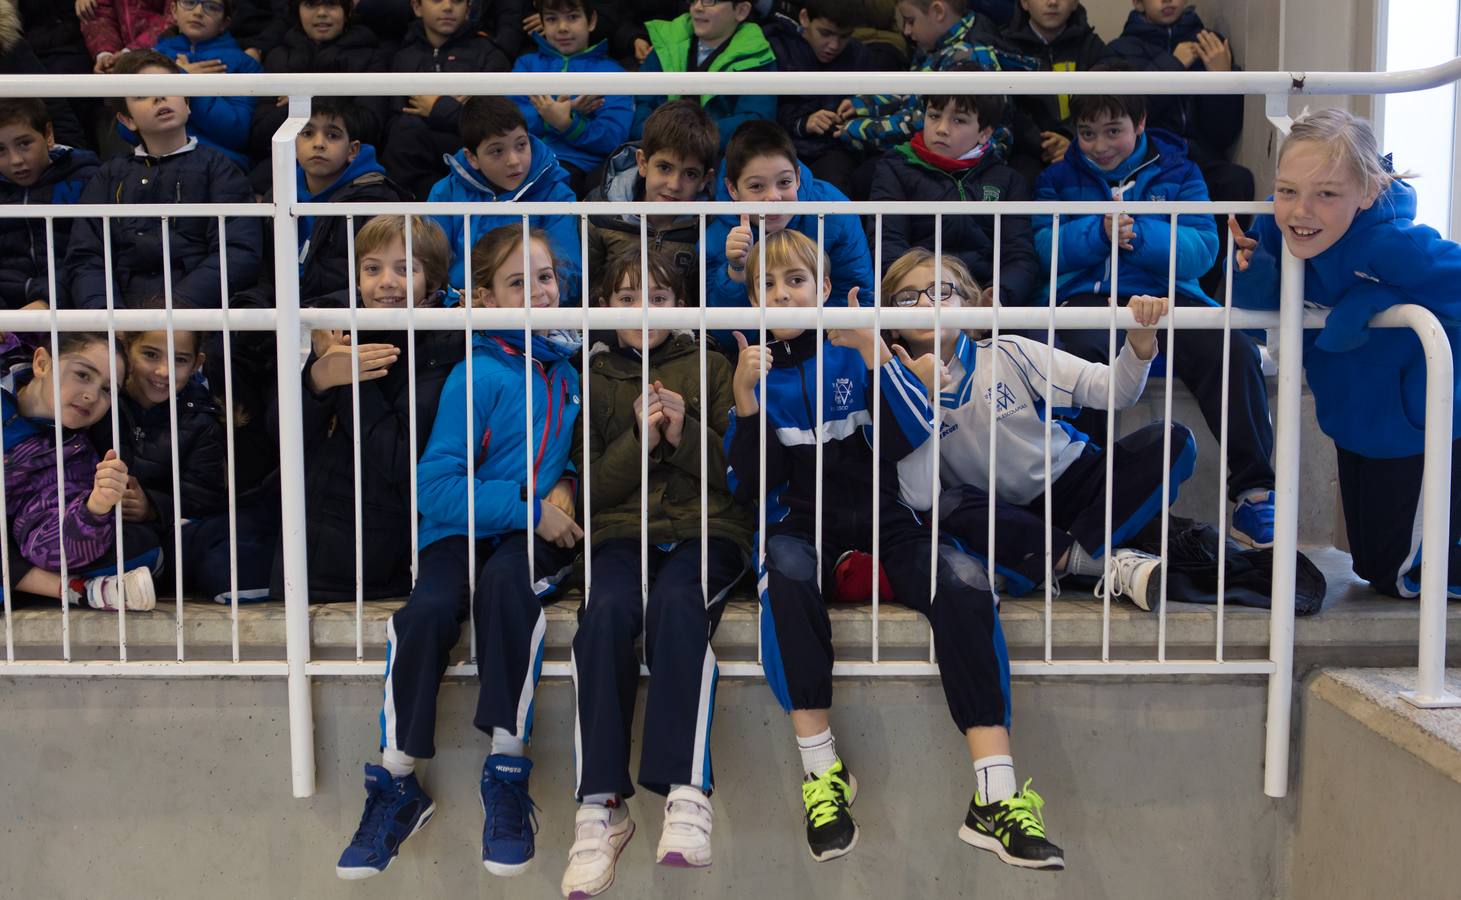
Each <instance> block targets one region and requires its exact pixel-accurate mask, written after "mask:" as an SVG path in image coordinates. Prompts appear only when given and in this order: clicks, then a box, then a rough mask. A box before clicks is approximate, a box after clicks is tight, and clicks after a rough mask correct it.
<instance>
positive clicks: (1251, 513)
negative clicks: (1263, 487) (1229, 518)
mask: <svg viewBox="0 0 1461 900" xmlns="http://www.w3.org/2000/svg"><path fill="white" fill-rule="evenodd" d="M1229 530H1230V531H1231V533H1232V535H1233V540H1235V541H1237V542H1238V543H1240V544H1243V545H1244V546H1247V547H1252V548H1254V549H1256V550H1266V549H1268V548H1269V547H1272V546H1273V491H1269V492H1268V493H1266V494H1263V495H1261V496H1250V497H1244V498H1243V499H1242V500H1239V501H1238V505H1237V506H1235V507H1233V526H1232V528H1231V529H1229Z"/></svg>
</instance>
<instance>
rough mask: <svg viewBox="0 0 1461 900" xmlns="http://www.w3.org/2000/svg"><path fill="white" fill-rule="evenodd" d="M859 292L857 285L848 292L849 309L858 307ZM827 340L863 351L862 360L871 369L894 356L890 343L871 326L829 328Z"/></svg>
mask: <svg viewBox="0 0 1461 900" xmlns="http://www.w3.org/2000/svg"><path fill="white" fill-rule="evenodd" d="M857 294H858V288H857V287H856V286H855V285H854V286H853V288H852V290H850V291H848V292H847V308H848V309H857V307H858V302H857ZM827 340H829V341H831V342H832V343H833V344H834V345H835V346H838V347H851V348H852V349H853V350H856V351H857V352H859V353H861V354H862V361H863V362H865V363H867V367H868V368H869V369H876V368H877V367H878V366H881V365H882V364H883V363H885V362H887V361H888V360H890V359H892V358H893V356H892V354H891V353H889V352H888V345H887V344H886V343H884V342H883V339H882V338H881V337H879V336H878V335H876V334H874V333H873V330H872V329H871V328H829V329H827Z"/></svg>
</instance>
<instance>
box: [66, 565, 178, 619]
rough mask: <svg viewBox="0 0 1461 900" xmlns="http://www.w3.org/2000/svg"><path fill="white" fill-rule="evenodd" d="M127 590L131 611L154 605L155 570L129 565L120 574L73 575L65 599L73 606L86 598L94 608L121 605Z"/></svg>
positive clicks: (117, 607) (110, 607)
mask: <svg viewBox="0 0 1461 900" xmlns="http://www.w3.org/2000/svg"><path fill="white" fill-rule="evenodd" d="M124 588H125V591H124V590H123V589H124ZM124 594H125V597H126V604H127V610H128V611H129V612H130V611H133V610H136V611H139V612H145V611H146V610H149V609H153V608H155V607H156V606H157V592H156V590H154V589H153V587H152V572H151V571H149V570H148V569H146V568H145V567H143V568H136V569H128V570H127V571H125V572H123V573H122V574H121V575H120V576H118V575H98V576H96V577H95V578H73V579H71V586H70V588H68V589H67V591H66V599H67V600H69V601H70V602H71V604H72V605H74V606H79V605H81V603H82V602H85V603H86V604H87V605H88V606H90V607H91V608H92V609H121V608H122V602H123V596H124Z"/></svg>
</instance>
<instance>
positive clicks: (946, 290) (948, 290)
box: [893, 281, 960, 306]
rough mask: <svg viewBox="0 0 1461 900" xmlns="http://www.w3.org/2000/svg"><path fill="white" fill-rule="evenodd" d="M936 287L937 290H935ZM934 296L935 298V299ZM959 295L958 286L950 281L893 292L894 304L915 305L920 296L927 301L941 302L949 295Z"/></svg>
mask: <svg viewBox="0 0 1461 900" xmlns="http://www.w3.org/2000/svg"><path fill="white" fill-rule="evenodd" d="M935 288H937V292H935ZM935 296H936V297H937V300H935ZM957 296H960V294H959V288H958V286H957V285H955V284H954V283H953V282H952V281H944V282H941V283H939V284H931V285H929V286H928V287H926V288H924V289H923V290H921V291H920V290H919V289H918V288H904V289H903V290H901V291H896V292H895V293H894V294H893V305H894V306H917V305H918V301H919V299H920V298H922V297H927V298H928V302H929V303H935V302H938V303H942V302H943V301H945V300H947V299H948V298H950V297H957Z"/></svg>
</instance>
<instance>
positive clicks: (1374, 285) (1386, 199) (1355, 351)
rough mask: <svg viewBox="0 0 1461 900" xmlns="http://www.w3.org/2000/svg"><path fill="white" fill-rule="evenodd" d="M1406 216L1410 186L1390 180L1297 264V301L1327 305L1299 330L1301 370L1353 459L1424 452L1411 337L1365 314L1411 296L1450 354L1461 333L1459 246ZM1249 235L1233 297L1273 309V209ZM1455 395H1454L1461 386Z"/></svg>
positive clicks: (1330, 431) (1420, 358)
mask: <svg viewBox="0 0 1461 900" xmlns="http://www.w3.org/2000/svg"><path fill="white" fill-rule="evenodd" d="M1414 218H1415V191H1414V189H1412V188H1411V187H1410V185H1408V184H1405V183H1404V182H1399V181H1397V182H1395V183H1394V184H1392V185H1391V186H1390V188H1389V189H1388V190H1387V191H1385V192H1384V193H1383V194H1381V195H1380V197H1379V199H1377V200H1376V201H1375V203H1374V205H1373V206H1371V207H1370V208H1369V209H1367V210H1363V211H1361V212H1360V214H1359V215H1358V216H1356V217H1355V220H1354V222H1352V223H1351V224H1350V226H1349V230H1348V231H1346V232H1345V233H1344V236H1343V237H1341V238H1340V239H1339V240H1338V241H1336V242H1335V244H1334V246H1332V247H1330V248H1329V249H1328V250H1325V251H1324V252H1323V253H1321V254H1319V255H1318V256H1316V257H1314V258H1313V259H1310V260H1307V261H1306V262H1305V263H1304V298H1305V300H1306V301H1307V302H1308V303H1310V304H1316V305H1319V306H1324V307H1328V308H1329V309H1331V310H1332V312H1330V314H1329V321H1328V322H1327V323H1326V324H1325V326H1324V328H1323V330H1321V331H1305V332H1304V369H1305V371H1306V372H1307V373H1308V377H1309V388H1310V389H1311V390H1312V391H1313V392H1314V407H1315V413H1316V415H1317V416H1318V419H1319V427H1320V428H1323V429H1324V433H1325V434H1327V435H1329V436H1330V437H1331V438H1333V439H1334V443H1335V444H1337V445H1338V446H1340V447H1343V448H1344V449H1346V450H1349V451H1351V452H1353V453H1358V454H1360V455H1361V456H1369V457H1374V458H1380V459H1387V458H1394V457H1400V456H1416V455H1418V454H1420V453H1422V452H1424V449H1425V447H1424V433H1425V432H1424V429H1425V379H1426V369H1425V356H1424V354H1423V353H1422V352H1421V346H1420V341H1419V340H1418V339H1417V338H1416V337H1415V334H1414V333H1413V332H1411V331H1410V329H1408V328H1377V329H1374V330H1371V329H1370V327H1369V322H1370V319H1371V318H1372V317H1373V316H1374V315H1375V314H1377V313H1379V312H1382V311H1383V310H1385V309H1388V308H1389V307H1391V306H1395V305H1396V304H1399V303H1415V304H1418V305H1420V306H1424V307H1425V308H1426V309H1429V310H1430V311H1431V312H1433V313H1435V314H1436V316H1437V317H1439V318H1440V320H1441V322H1442V324H1443V325H1445V327H1446V335H1447V336H1448V337H1449V338H1450V340H1451V348H1452V352H1454V351H1455V348H1456V346H1457V338H1458V337H1461V328H1458V325H1461V294H1458V293H1457V291H1456V285H1457V284H1458V283H1461V246H1457V245H1456V244H1455V243H1453V242H1451V241H1448V240H1445V239H1443V238H1442V237H1441V236H1440V235H1439V234H1437V233H1436V232H1435V230H1433V229H1432V228H1430V227H1429V226H1426V225H1417V224H1416V223H1415V222H1414ZM1249 236H1250V237H1253V238H1256V239H1257V240H1258V247H1257V248H1256V249H1255V251H1254V253H1253V258H1252V260H1251V261H1250V262H1249V264H1248V269H1247V271H1245V272H1239V273H1236V274H1235V277H1234V280H1233V302H1234V303H1235V304H1236V305H1238V306H1242V307H1246V308H1249V309H1278V297H1279V287H1278V260H1279V258H1280V256H1281V255H1282V252H1283V251H1282V237H1281V236H1280V234H1279V231H1278V226H1277V225H1276V224H1275V223H1274V221H1273V217H1272V216H1259V217H1257V218H1256V220H1255V221H1254V225H1253V230H1252V231H1251V232H1250V233H1249ZM1456 371H1457V372H1458V373H1461V368H1458V369H1457V370H1456ZM1458 384H1461V381H1458ZM1455 396H1456V397H1457V398H1461V390H1458V391H1457V393H1456V395H1455ZM1452 416H1453V419H1452V424H1451V432H1452V434H1453V435H1455V436H1461V415H1457V411H1456V409H1455V407H1453V408H1452Z"/></svg>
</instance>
